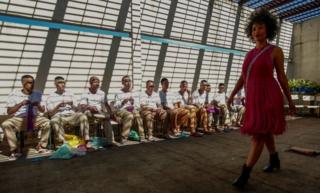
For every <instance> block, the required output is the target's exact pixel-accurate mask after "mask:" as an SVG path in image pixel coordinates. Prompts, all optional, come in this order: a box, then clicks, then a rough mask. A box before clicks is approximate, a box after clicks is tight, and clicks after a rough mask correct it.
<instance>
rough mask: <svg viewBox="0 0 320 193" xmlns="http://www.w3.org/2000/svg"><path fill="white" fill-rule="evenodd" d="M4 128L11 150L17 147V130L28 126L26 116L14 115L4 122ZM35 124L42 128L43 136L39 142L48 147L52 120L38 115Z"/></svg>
mask: <svg viewBox="0 0 320 193" xmlns="http://www.w3.org/2000/svg"><path fill="white" fill-rule="evenodd" d="M1 126H2V128H3V130H4V132H5V135H6V136H7V140H8V144H9V146H10V151H15V150H16V149H17V143H18V142H17V137H16V132H19V131H22V130H24V129H25V128H26V118H21V117H12V118H9V119H7V120H6V121H4V122H3V123H2V125H1ZM34 126H35V127H36V128H37V129H40V130H41V137H40V142H39V144H40V145H41V146H42V147H47V145H48V138H49V135H50V122H49V120H48V119H47V118H45V117H41V116H39V115H38V116H37V117H36V118H35V120H34Z"/></svg>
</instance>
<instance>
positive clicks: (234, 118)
mask: <svg viewBox="0 0 320 193" xmlns="http://www.w3.org/2000/svg"><path fill="white" fill-rule="evenodd" d="M244 113H245V107H244V106H242V105H235V106H233V107H232V110H231V112H230V117H231V118H230V119H231V122H232V123H233V124H235V125H236V126H238V125H241V123H242V119H243V115H244Z"/></svg>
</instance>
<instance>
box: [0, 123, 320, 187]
mask: <svg viewBox="0 0 320 193" xmlns="http://www.w3.org/2000/svg"><path fill="white" fill-rule="evenodd" d="M288 125H289V129H288V131H287V132H286V133H285V134H284V135H282V136H280V137H277V139H276V140H277V145H278V151H279V153H280V158H281V161H282V170H281V171H279V172H277V173H272V174H266V173H263V172H262V171H261V168H262V167H263V166H264V165H265V164H266V163H267V161H268V155H267V152H266V150H265V151H264V153H263V155H262V157H261V159H260V160H259V162H258V163H257V165H256V167H255V168H254V170H253V173H252V175H251V179H250V181H249V184H248V186H247V187H246V189H244V190H237V189H235V188H234V187H232V186H231V183H232V181H233V180H234V179H235V178H236V177H237V176H238V175H239V173H240V168H241V165H242V164H243V163H244V161H245V158H246V154H247V151H248V148H249V138H248V137H246V136H241V135H240V134H239V132H238V131H233V132H231V133H220V134H215V135H212V136H205V137H203V138H188V139H180V140H171V141H161V142H155V143H147V144H140V145H132V146H123V147H116V148H112V149H107V150H103V151H97V152H92V153H89V154H88V155H87V156H84V157H80V158H75V159H72V160H42V161H36V162H31V161H25V160H24V161H17V162H6V163H0V173H1V175H0V192H1V193H11V192H12V193H20V192H30V193H49V192H50V193H51V192H61V193H69V192H77V193H84V192H88V193H95V192H97V193H102V192H107V193H210V192H212V193H214V192H217V193H222V192H227V193H232V192H252V193H265V192H272V193H280V192H281V193H284V192H285V193H287V192H293V193H299V192H301V193H308V192H310V193H315V192H319V190H320V167H319V166H320V156H317V157H309V156H305V155H299V154H296V153H292V152H287V151H286V150H287V149H288V148H289V147H290V146H301V147H305V148H315V149H318V150H319V149H320V142H319V141H320V119H316V118H303V119H297V120H292V121H288Z"/></svg>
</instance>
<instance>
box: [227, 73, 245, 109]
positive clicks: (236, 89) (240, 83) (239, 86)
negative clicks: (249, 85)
mask: <svg viewBox="0 0 320 193" xmlns="http://www.w3.org/2000/svg"><path fill="white" fill-rule="evenodd" d="M243 85H244V78H243V74H241V75H240V78H239V79H238V81H237V83H236V86H235V87H234V89H233V91H232V92H231V94H230V96H229V98H228V100H227V107H228V109H229V110H230V108H231V106H230V105H231V104H232V102H233V98H234V96H235V95H236V94H237V93H238V92H239V91H240V90H241V89H242V87H243Z"/></svg>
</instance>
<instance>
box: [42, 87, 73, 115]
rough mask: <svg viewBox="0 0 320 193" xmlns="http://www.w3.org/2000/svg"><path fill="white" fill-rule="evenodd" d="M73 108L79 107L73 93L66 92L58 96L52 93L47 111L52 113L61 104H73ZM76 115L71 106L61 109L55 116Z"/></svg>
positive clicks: (48, 100)
mask: <svg viewBox="0 0 320 193" xmlns="http://www.w3.org/2000/svg"><path fill="white" fill-rule="evenodd" d="M71 101H72V103H73V106H77V105H78V103H77V100H76V98H75V96H74V95H73V93H71V92H68V91H65V92H63V93H62V94H58V93H56V92H54V93H51V94H50V95H49V97H48V99H47V109H48V110H49V111H50V110H52V109H54V108H55V107H56V106H57V105H58V104H59V103H61V102H71ZM70 113H74V111H73V110H72V106H71V105H66V106H64V107H59V109H58V111H57V113H56V114H55V115H64V114H70Z"/></svg>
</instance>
